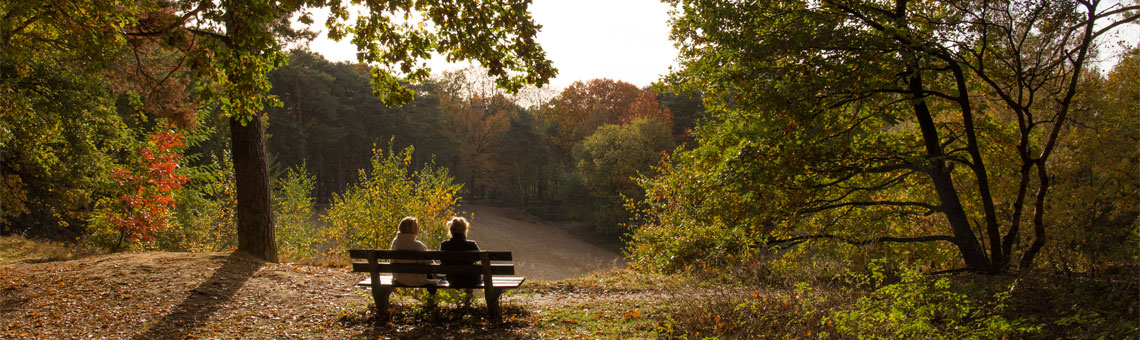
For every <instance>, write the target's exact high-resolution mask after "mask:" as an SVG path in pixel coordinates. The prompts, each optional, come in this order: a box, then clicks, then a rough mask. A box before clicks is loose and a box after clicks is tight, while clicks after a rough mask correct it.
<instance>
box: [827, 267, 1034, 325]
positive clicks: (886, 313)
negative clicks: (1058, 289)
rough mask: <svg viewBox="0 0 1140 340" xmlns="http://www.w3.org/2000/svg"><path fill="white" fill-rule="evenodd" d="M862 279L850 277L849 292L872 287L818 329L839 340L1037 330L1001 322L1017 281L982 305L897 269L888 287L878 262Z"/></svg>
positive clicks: (940, 282)
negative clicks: (825, 329)
mask: <svg viewBox="0 0 1140 340" xmlns="http://www.w3.org/2000/svg"><path fill="white" fill-rule="evenodd" d="M870 269H871V270H870V272H868V273H852V274H850V276H848V278H847V279H848V280H849V281H848V282H849V283H850V284H853V286H854V287H873V289H874V290H873V291H871V292H870V293H869V294H867V295H866V296H863V297H860V298H859V299H858V300H857V301H856V302H855V303H854V305H850V306H847V308H849V309H846V308H838V309H836V310H833V311H832V313H831V315H830V316H828V317H825V318H823V320H822V324H825V325H832V323H834V327H835V331H836V332H837V333H838V335H839V336H840V337H844V338H858V339H1003V338H1021V337H1024V336H1025V335H1027V334H1031V333H1033V332H1038V331H1040V327H1041V326H1034V325H1030V324H1027V321H1025V320H1009V319H1007V318H1006V317H1004V316H1003V314H1002V313H1003V312H1004V311H1005V309H1006V308H1007V306H1008V300H1009V299H1010V296H1011V293H1012V291H1013V290H1014V289H1015V287H1016V286H1017V281H1014V282H1013V283H1011V284H1010V285H1009V287H1008V289H1007V290H1005V291H999V292H997V293H995V294H994V295H993V296H992V297H985V298H984V302H979V301H978V299H977V298H975V297H971V296H969V295H967V294H964V293H962V292H960V288H956V287H952V286H951V281H950V280H949V279H948V278H938V279H935V278H929V277H926V276H925V275H924V274H922V273H920V272H918V271H915V270H912V269H903V270H902V272H901V278H900V280H899V282H897V283H888V281H887V280H888V279H887V273H886V272H884V268H883V267H882V262H874V263H873V264H872V266H871V268H870Z"/></svg>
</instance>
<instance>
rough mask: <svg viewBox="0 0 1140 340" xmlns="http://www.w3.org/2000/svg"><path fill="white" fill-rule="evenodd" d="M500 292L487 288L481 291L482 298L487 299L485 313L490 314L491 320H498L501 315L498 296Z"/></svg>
mask: <svg viewBox="0 0 1140 340" xmlns="http://www.w3.org/2000/svg"><path fill="white" fill-rule="evenodd" d="M501 293H502V290H499V289H495V288H487V289H484V290H483V297H484V298H486V299H487V311H488V312H490V313H491V318H493V319H498V318H499V315H500V314H502V312H503V311H502V309H500V308H499V294H501Z"/></svg>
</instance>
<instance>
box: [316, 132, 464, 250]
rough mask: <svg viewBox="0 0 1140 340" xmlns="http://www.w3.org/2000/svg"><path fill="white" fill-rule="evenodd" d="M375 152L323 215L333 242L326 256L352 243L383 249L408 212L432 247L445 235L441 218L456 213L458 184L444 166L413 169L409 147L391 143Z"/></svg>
mask: <svg viewBox="0 0 1140 340" xmlns="http://www.w3.org/2000/svg"><path fill="white" fill-rule="evenodd" d="M374 152H375V153H374V154H373V156H372V169H371V170H370V171H368V172H365V171H364V170H360V175H359V176H360V182H359V183H357V184H355V185H353V186H351V187H349V188H348V190H346V191H345V192H344V194H343V195H337V194H334V195H333V198H332V204H331V206H330V207H329V210H328V213H327V214H326V215H325V216H324V217H323V218H322V220H323V221H325V222H328V223H329V224H331V225H330V226H329V227H328V228H326V229H324V230H323V231H322V235H323V238H324V239H325V240H329V241H331V242H332V243H333V244H334V245H335V246H334V248H333V249H330V250H329V252H330V254H329V255H330V256H333V257H343V256H345V253H344V250H345V249H352V248H365V249H387V248H388V245H389V244H390V243H391V241H392V238H393V237H395V236H396V231H397V229H396V227H397V224H398V223H399V222H400V220H401V219H403V218H404V217H407V216H415V217H416V218H418V219H419V221H420V235H419V240H420V241H421V242H423V243H424V244H425V245H429V247H434V245H438V244H439V243H440V242H442V241H443V240H444V239H445V238H446V235H447V231H446V230H445V228H444V223H446V222H447V220H449V219H450V218H451V217H452V216H454V215H455V212H454V211H453V210H452V209H453V207H454V204H455V202H457V201H458V200H459V196H458V193H459V189H460V188H461V187H462V186H461V185H458V184H453V183H452V179H451V176H450V175H449V174H448V171H447V169H446V168H441V167H437V166H435V165H432V164H428V165H425V166H424V167H423V168H422V169H420V170H418V171H413V170H412V169H411V166H412V164H411V161H412V152H413V148H412V147H407V148H405V149H403V150H402V151H394V150H392V149H391V145H389V149H388V151H386V152H385V151H384V150H382V149H379V148H375V149H374Z"/></svg>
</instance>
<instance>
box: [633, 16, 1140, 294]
mask: <svg viewBox="0 0 1140 340" xmlns="http://www.w3.org/2000/svg"><path fill="white" fill-rule="evenodd" d="M670 3H671V4H672V5H673V6H674V7H675V8H676V9H677V12H676V13H675V16H674V18H673V19H672V21H673V26H674V28H673V39H674V40H675V41H676V42H678V43H679V44H680V46H681V57H680V58H681V64H682V65H681V66H682V67H681V69H680V70H679V71H678V72H676V73H674V74H673V75H672V76H671V78H670V80H671V81H672V83H674V84H676V85H677V86H679V87H680V88H683V89H703V90H706V91H707V92H705V99H706V106H707V107H708V108H709V109H710V110H711V111H713V112H714V113H713V115H714V117H716V122H715V123H712V124H707V125H706V126H703V127H702V129H701V130H700V131H699V132H698V141H699V142H700V146H699V147H698V148H697V149H696V150H694V151H692V152H688V153H686V154H685V155H683V156H679V157H678V158H677V160H678V163H677V165H676V166H677V168H673V167H667V168H665V169H664V171H665V173H666V174H671V175H672V176H689V177H688V179H682V178H670V176H668V175H666V176H663V177H666V178H664V179H653V180H648V181H646V186H647V190H648V191H649V193H650V194H649V195H648V197H647V198H646V202H645V203H646V208H645V209H646V210H643V211H644V212H646V215H645V216H644V217H645V219H644V220H643V222H644V225H645V227H644V228H647V230H655V229H657V228H668V226H681V225H685V226H688V225H692V224H713V225H720V226H722V227H723V228H732V229H739V230H742V231H743V234H744V235H749V236H748V238H750V239H751V240H750V241H742V242H743V244H740V243H739V242H734V243H737V247H743V248H736V249H748V248H753V247H757V248H766V247H770V246H773V245H783V246H787V245H789V244H798V243H802V242H807V241H814V240H831V241H839V242H842V243H849V244H854V245H867V244H880V243H911V242H923V243H925V242H941V243H943V244H946V245H950V246H952V247H953V248H952V249H955V250H956V251H957V254H958V258H959V259H960V260H961V261H962V263H964V264H965V266H966V268H968V269H969V270H973V271H979V272H990V273H996V272H1002V271H1005V270H1007V269H1008V268H1010V263H1011V260H1013V259H1014V258H1015V256H1020V267H1021V268H1029V267H1030V266H1032V264H1033V260H1034V257H1035V255H1036V254H1037V253H1038V251H1040V249H1041V247H1042V246H1043V244H1044V242H1045V240H1046V239H1047V237H1048V236H1047V233H1048V230H1051V229H1053V230H1055V229H1056V228H1058V226H1055V225H1046V223H1047V222H1046V218H1045V217H1046V215H1047V214H1048V209H1049V207H1047V205H1046V204H1045V203H1046V201H1047V200H1048V197H1049V196H1050V188H1051V183H1050V180H1051V179H1052V176H1051V175H1049V172H1048V171H1049V169H1050V168H1051V167H1053V166H1055V165H1053V164H1052V161H1051V160H1050V159H1051V156H1052V153H1053V151H1054V150H1055V148H1056V146H1057V145H1058V143H1063V142H1065V141H1063V140H1059V136H1058V134H1059V132H1060V131H1062V130H1063V129H1064V127H1065V126H1066V125H1067V124H1066V123H1067V122H1068V121H1069V120H1070V119H1069V114H1070V113H1071V112H1072V111H1073V110H1074V109H1075V108H1077V106H1078V105H1079V104H1075V103H1074V98H1075V96H1076V95H1077V94H1078V93H1079V92H1080V90H1081V89H1082V86H1080V85H1081V84H1083V82H1084V81H1086V79H1087V77H1088V74H1089V73H1088V71H1089V68H1090V66H1089V65H1090V64H1091V60H1092V54H1094V53H1095V49H1096V46H1098V44H1099V43H1103V41H1102V40H1099V38H1100V37H1102V36H1104V34H1105V33H1106V32H1110V31H1111V30H1112V29H1113V28H1115V27H1117V26H1119V25H1121V24H1125V23H1129V22H1135V21H1136V19H1137V12H1136V11H1137V9H1140V6H1137V5H1136V4H1116V5H1108V4H1104V3H1101V2H1099V1H1028V2H1017V1H1014V2H971V1H932V2H913V1H905V0H899V1H892V2H887V3H883V2H873V1H858V0H856V1H847V0H829V1H823V2H812V1H779V2H768V1H757V2H735V1H670ZM677 181H680V182H679V183H680V184H682V185H678V184H679V183H678V182H677ZM678 206H679V207H683V208H680V209H681V210H682V211H684V212H681V213H675V212H674V211H672V210H670V209H676V207H678ZM690 209H691V210H690ZM678 219H679V220H678ZM1024 225H1029V226H1031V228H1032V231H1033V233H1032V234H1031V235H1026V233H1025V232H1023V230H1022V229H1023V226H1024ZM646 237H650V236H646ZM934 249H940V248H934ZM941 249H945V248H941ZM635 252H636V251H635Z"/></svg>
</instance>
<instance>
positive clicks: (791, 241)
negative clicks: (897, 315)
mask: <svg viewBox="0 0 1140 340" xmlns="http://www.w3.org/2000/svg"><path fill="white" fill-rule="evenodd" d="M819 239H825V240H833V241H838V242H842V243H847V244H850V245H854V246H865V245H871V244H879V243H887V242H891V243H920V242H938V241H945V242H950V243H953V242H954V237H953V236H949V235H931V236H917V237H893V236H883V237H875V238H870V239H866V240H852V239H849V238H846V237H843V236H839V235H832V234H813V235H804V236H796V237H792V238H788V239H783V240H775V241H769V242H766V243H765V245H768V246H779V247H781V248H789V247H792V246H795V245H797V244H800V243H804V242H807V241H811V240H819Z"/></svg>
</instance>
